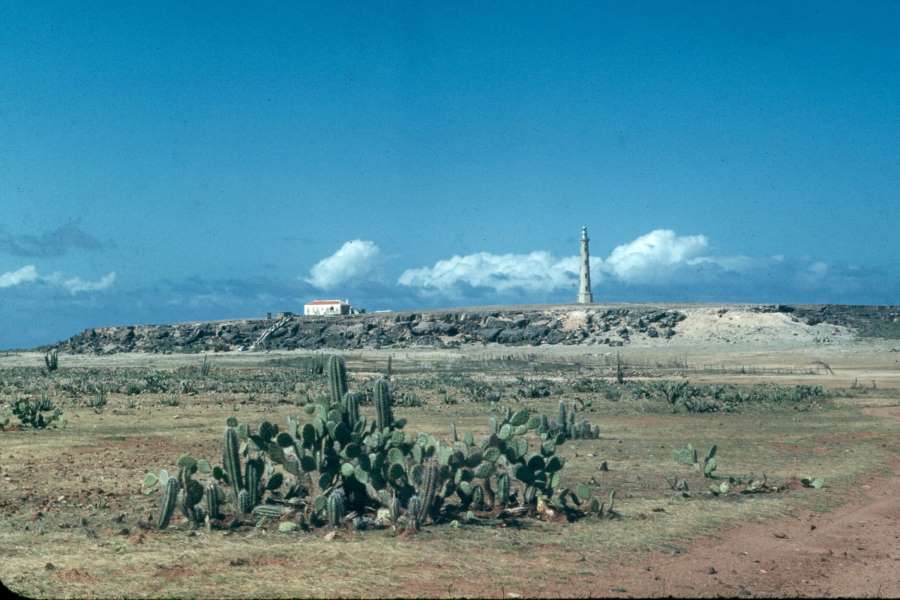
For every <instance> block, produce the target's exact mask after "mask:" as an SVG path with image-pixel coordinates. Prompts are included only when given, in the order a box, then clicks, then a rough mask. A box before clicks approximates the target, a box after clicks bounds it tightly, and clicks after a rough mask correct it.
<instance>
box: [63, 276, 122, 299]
mask: <svg viewBox="0 0 900 600" xmlns="http://www.w3.org/2000/svg"><path fill="white" fill-rule="evenodd" d="M115 282H116V274H115V272H112V273H107V274H106V275H104V276H103V277H101V278H100V279H98V280H97V281H85V280H83V279H82V278H81V277H70V278H68V279H63V280H62V281H60V282H59V285H61V286H62V287H63V288H65V289H66V290H67V291H68V292H69V293H70V294H80V293H81V292H99V291H102V290H105V289H108V288H110V287H111V286H112V285H113V284H114V283H115Z"/></svg>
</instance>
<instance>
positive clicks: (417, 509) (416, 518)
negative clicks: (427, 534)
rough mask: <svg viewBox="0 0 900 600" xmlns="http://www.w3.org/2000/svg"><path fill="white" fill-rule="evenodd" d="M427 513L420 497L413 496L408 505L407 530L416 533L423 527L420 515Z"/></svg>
mask: <svg viewBox="0 0 900 600" xmlns="http://www.w3.org/2000/svg"><path fill="white" fill-rule="evenodd" d="M423 512H425V504H424V503H423V502H422V499H421V498H419V497H418V496H413V497H412V498H410V499H409V502H407V503H406V518H407V525H406V528H407V530H411V531H415V530H417V529H419V528H420V527H421V526H422V519H421V517H420V515H421V514H422V513H423Z"/></svg>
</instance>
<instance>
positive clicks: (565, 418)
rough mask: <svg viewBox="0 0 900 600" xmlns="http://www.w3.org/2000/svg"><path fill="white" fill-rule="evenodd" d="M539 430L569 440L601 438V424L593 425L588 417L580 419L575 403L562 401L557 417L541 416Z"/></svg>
mask: <svg viewBox="0 0 900 600" xmlns="http://www.w3.org/2000/svg"><path fill="white" fill-rule="evenodd" d="M537 429H538V432H539V433H541V434H543V433H550V434H554V435H562V436H563V437H564V438H565V439H569V440H580V439H583V440H596V439H599V438H600V426H599V425H591V423H590V422H589V421H588V420H587V419H581V420H578V417H577V409H576V408H575V405H572V406H567V405H566V403H565V402H563V401H560V403H559V412H558V413H557V418H556V419H548V418H547V417H546V416H544V417H541V422H540V424H539V425H538V428H537Z"/></svg>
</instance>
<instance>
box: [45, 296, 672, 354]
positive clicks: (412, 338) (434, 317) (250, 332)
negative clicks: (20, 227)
mask: <svg viewBox="0 0 900 600" xmlns="http://www.w3.org/2000/svg"><path fill="white" fill-rule="evenodd" d="M684 318H685V315H684V313H682V312H679V311H677V310H665V309H660V308H659V307H643V306H634V307H614V308H613V307H603V306H592V307H571V306H570V307H553V308H540V309H518V310H517V309H509V310H488V309H483V310H480V309H475V310H453V311H440V312H438V311H435V312H398V313H370V314H362V315H348V316H338V317H302V316H289V317H285V318H282V319H278V320H275V319H272V320H270V319H246V320H235V321H216V322H195V323H180V324H172V325H128V326H118V327H102V328H93V329H88V330H85V331H84V332H82V333H80V334H78V335H75V336H73V337H71V338H69V339H68V340H66V341H64V342H61V343H59V344H57V345H56V346H55V347H56V348H57V349H59V350H61V351H65V352H70V353H94V354H113V353H117V352H162V353H168V352H206V351H230V350H275V349H279V350H294V349H310V350H313V349H319V348H334V349H348V350H349V349H361V348H392V347H396V348H403V347H412V346H428V347H435V348H453V347H459V346H462V345H465V344H491V343H496V344H505V345H515V346H523V345H534V346H538V345H541V344H605V345H609V346H621V345H624V344H627V343H629V342H630V341H632V340H635V339H639V338H663V339H665V338H671V337H672V336H674V335H676V333H677V332H676V325H677V324H678V323H679V322H680V321H682V320H683V319H684Z"/></svg>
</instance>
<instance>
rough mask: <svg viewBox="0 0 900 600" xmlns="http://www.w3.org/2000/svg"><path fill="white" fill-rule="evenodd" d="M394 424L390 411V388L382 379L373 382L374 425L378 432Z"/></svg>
mask: <svg viewBox="0 0 900 600" xmlns="http://www.w3.org/2000/svg"><path fill="white" fill-rule="evenodd" d="M393 422H394V415H393V413H392V411H391V388H390V386H389V385H388V382H387V381H385V380H384V379H379V380H378V381H376V382H375V424H376V426H377V428H378V431H384V430H385V429H386V428H388V427H390V426H391V424H392V423H393Z"/></svg>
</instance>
